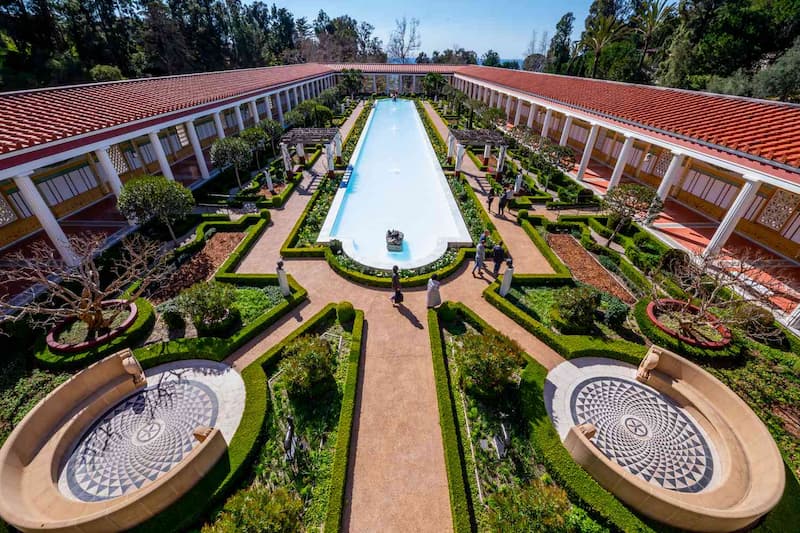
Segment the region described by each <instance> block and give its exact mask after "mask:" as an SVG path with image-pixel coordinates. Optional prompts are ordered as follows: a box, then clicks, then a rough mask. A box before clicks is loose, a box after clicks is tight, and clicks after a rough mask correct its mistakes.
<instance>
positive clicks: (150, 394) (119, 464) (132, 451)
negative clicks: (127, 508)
mask: <svg viewBox="0 0 800 533" xmlns="http://www.w3.org/2000/svg"><path fill="white" fill-rule="evenodd" d="M243 407H244V384H243V382H242V380H241V377H239V375H238V373H236V372H235V371H234V370H233V369H231V368H230V367H228V366H226V365H221V364H218V363H210V362H196V363H195V364H193V365H190V366H187V365H186V363H181V364H179V365H178V364H170V365H164V366H163V367H158V368H156V369H154V370H153V372H152V373H149V375H148V378H147V387H146V388H145V389H142V390H140V391H138V392H136V393H135V394H133V395H132V396H129V397H128V398H126V399H125V400H123V401H121V402H120V403H118V404H117V405H116V406H114V407H113V408H111V409H110V410H109V411H107V412H106V413H105V414H104V415H102V416H101V417H100V418H99V419H98V420H97V421H96V422H95V423H94V424H93V425H92V426H91V427H90V428H89V429H88V430H87V431H86V432H85V433H84V435H83V436H82V437H81V438H80V440H79V441H78V442H77V444H76V445H75V447H74V449H73V451H72V452H71V453H70V454H69V456H68V458H67V460H66V463H65V465H64V467H63V468H62V471H61V475H60V477H59V489H60V490H61V492H62V493H63V494H66V495H68V496H71V497H72V498H75V499H77V500H80V501H86V502H93V501H102V500H107V499H111V498H116V497H118V496H122V495H124V494H127V493H128V492H131V491H134V490H138V489H140V488H142V487H143V486H145V485H146V484H148V483H151V482H153V481H155V480H156V479H157V478H158V477H159V476H161V475H163V474H165V473H166V472H169V470H170V469H171V468H173V467H174V466H175V465H177V464H178V463H180V462H181V461H182V460H183V459H184V458H185V457H186V456H187V455H188V454H189V453H190V452H191V451H192V450H193V449H194V448H195V447H196V446H197V445H198V444H199V441H198V440H197V438H196V437H195V436H194V430H195V429H196V428H198V427H199V426H208V427H218V428H220V430H221V431H222V433H223V436H224V437H225V438H226V440H227V441H230V439H231V438H232V436H233V433H234V432H235V430H236V427H237V426H238V423H239V420H240V419H241V414H242V410H243Z"/></svg>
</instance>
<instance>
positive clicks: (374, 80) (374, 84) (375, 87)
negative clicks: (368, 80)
mask: <svg viewBox="0 0 800 533" xmlns="http://www.w3.org/2000/svg"><path fill="white" fill-rule="evenodd" d="M377 92H378V79H377V78H376V77H375V74H373V75H372V93H373V94H375V93H377Z"/></svg>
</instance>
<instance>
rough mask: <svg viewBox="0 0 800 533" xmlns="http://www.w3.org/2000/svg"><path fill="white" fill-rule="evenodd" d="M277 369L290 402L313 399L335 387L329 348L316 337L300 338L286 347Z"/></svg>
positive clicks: (306, 336) (331, 356) (304, 336)
mask: <svg viewBox="0 0 800 533" xmlns="http://www.w3.org/2000/svg"><path fill="white" fill-rule="evenodd" d="M279 368H280V371H281V382H282V383H283V386H284V387H285V388H286V392H287V393H288V394H289V397H290V398H292V399H309V398H313V397H315V396H318V395H320V394H322V393H324V392H326V391H327V390H328V389H329V388H330V387H331V386H333V385H334V383H335V382H334V379H333V353H332V352H331V347H330V345H329V344H328V342H327V341H326V340H325V339H323V338H321V337H318V336H316V335H303V336H301V337H298V338H296V339H294V340H293V341H291V342H290V343H289V344H287V345H286V347H285V348H284V358H283V360H282V361H281V363H280V366H279Z"/></svg>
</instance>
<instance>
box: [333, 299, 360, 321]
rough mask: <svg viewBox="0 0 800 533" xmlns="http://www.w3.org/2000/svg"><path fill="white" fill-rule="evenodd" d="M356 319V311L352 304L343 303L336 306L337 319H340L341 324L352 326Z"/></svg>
mask: <svg viewBox="0 0 800 533" xmlns="http://www.w3.org/2000/svg"><path fill="white" fill-rule="evenodd" d="M355 317H356V310H355V309H353V304H351V303H350V302H341V303H340V304H337V305H336V318H337V319H339V323H340V324H342V325H346V324H352V323H353V319H354V318H355Z"/></svg>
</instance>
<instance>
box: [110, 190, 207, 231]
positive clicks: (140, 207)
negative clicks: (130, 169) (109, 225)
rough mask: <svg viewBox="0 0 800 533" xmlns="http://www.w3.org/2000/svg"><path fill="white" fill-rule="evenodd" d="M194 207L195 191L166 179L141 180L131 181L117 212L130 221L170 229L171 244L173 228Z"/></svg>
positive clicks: (118, 204) (118, 203)
mask: <svg viewBox="0 0 800 533" xmlns="http://www.w3.org/2000/svg"><path fill="white" fill-rule="evenodd" d="M192 207H194V197H193V196H192V191H190V190H189V189H187V188H186V187H184V186H183V185H181V184H180V183H178V182H177V181H173V180H171V179H169V178H166V177H164V176H142V177H140V178H134V179H132V180H129V181H128V182H127V183H126V184H125V185H124V186H123V187H122V191H121V192H120V195H119V199H118V200H117V209H119V212H120V213H122V215H123V216H124V217H126V218H128V219H129V220H134V221H136V222H138V223H139V224H143V223H144V222H147V221H148V220H151V219H156V220H158V221H160V222H161V223H163V224H164V225H165V226H167V229H168V230H169V234H170V236H171V237H172V241H173V242H175V241H176V240H177V237H176V236H175V230H173V228H172V225H173V224H174V223H175V222H177V221H178V220H180V219H182V218H184V217H185V216H187V215H188V214H189V213H190V212H191V211H192Z"/></svg>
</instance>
